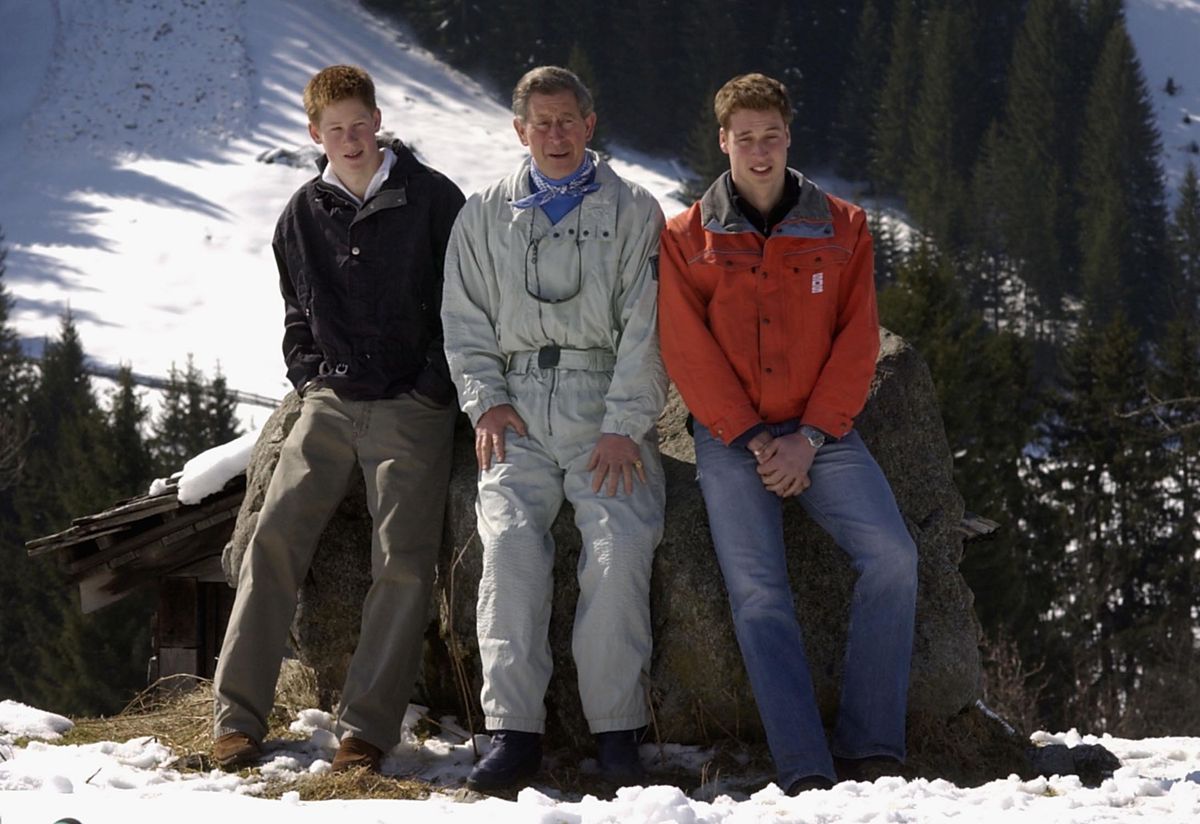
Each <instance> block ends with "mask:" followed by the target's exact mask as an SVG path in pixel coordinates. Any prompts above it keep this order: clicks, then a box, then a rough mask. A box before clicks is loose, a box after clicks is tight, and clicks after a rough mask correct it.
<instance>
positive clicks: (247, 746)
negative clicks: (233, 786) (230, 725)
mask: <svg viewBox="0 0 1200 824" xmlns="http://www.w3.org/2000/svg"><path fill="white" fill-rule="evenodd" d="M260 755H262V746H261V745H260V744H259V743H258V742H257V741H255V740H254V739H253V738H251V737H250V736H248V735H246V733H244V732H227V733H225V734H224V735H222V736H220V737H219V738H217V740H216V741H214V742H213V746H212V759H213V761H215V762H216V764H217V766H218V767H220V768H221V769H223V770H236V769H238V768H239V767H244V766H245V765H246V764H249V763H250V762H251V761H255V760H257V758H258V757H259V756H260Z"/></svg>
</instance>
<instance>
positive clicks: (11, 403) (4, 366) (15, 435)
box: [0, 233, 32, 698]
mask: <svg viewBox="0 0 1200 824" xmlns="http://www.w3.org/2000/svg"><path fill="white" fill-rule="evenodd" d="M3 241H4V236H3V233H0V592H3V593H4V594H5V602H6V603H5V606H4V608H2V609H0V695H4V696H6V697H10V698H15V697H19V695H20V692H19V689H18V685H17V678H18V673H19V672H20V667H21V664H22V661H21V659H22V653H23V652H24V650H25V645H24V641H23V637H24V623H23V620H22V617H23V616H22V612H21V610H20V608H19V605H20V603H21V602H20V600H19V598H18V596H17V593H20V592H22V591H23V583H22V572H23V571H24V568H25V564H26V559H25V547H24V546H23V544H24V536H23V534H22V533H21V532H20V530H19V518H18V514H17V513H18V510H17V506H16V501H15V493H16V485H17V484H18V483H19V482H20V481H21V479H22V478H23V477H24V467H25V461H26V458H27V455H28V439H29V434H30V425H29V419H28V416H27V415H26V410H25V403H26V395H27V393H28V390H29V388H30V383H31V379H32V378H31V376H30V374H29V370H28V368H27V366H26V364H25V361H24V358H23V353H22V351H21V341H20V338H18V337H17V332H16V330H15V329H13V327H12V326H11V325H10V321H9V317H10V314H11V312H12V307H13V301H12V297H11V296H10V295H9V293H8V290H7V288H6V287H5V285H4V271H5V266H4V259H5V257H6V255H7V250H6V248H5V246H4V242H3Z"/></svg>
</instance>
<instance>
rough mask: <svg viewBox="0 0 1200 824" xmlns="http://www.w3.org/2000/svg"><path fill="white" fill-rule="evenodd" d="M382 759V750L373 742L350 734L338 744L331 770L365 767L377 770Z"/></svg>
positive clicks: (373, 770)
mask: <svg viewBox="0 0 1200 824" xmlns="http://www.w3.org/2000/svg"><path fill="white" fill-rule="evenodd" d="M381 761H383V750H381V749H379V747H376V746H375V745H374V744H368V743H367V742H366V741H363V740H362V739H361V738H355V737H354V736H352V735H350V736H347V737H346V738H343V739H342V743H341V744H339V745H338V749H337V754H336V755H334V756H333V771H334V772H342V771H343V770H354V769H358V768H359V767H365V768H366V769H368V770H370V771H371V772H376V773H377V772H379V764H380V762H381Z"/></svg>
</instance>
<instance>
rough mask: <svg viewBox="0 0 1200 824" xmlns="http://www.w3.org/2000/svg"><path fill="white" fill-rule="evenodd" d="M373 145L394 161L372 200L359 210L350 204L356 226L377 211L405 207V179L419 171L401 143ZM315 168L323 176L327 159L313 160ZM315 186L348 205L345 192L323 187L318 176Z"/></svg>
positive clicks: (419, 165) (408, 150)
mask: <svg viewBox="0 0 1200 824" xmlns="http://www.w3.org/2000/svg"><path fill="white" fill-rule="evenodd" d="M377 145H378V146H379V147H380V148H387V149H391V150H392V154H394V155H395V156H396V161H395V163H393V164H392V170H391V172H389V173H388V176H387V180H385V181H384V182H383V185H382V186H381V187H380V188H379V191H378V192H376V193H375V195H374V197H372V198H371V199H370V200H369V201H367V202H366V203H365V204H363V206H362V207H361V208H358V205H357V204H352V205H354V206H355V207H356V208H358V214H357V215H356V216H355V218H354V220H353V223H357V222H358V221H359V220H361V219H363V218H365V217H368V216H370V215H372V214H374V213H375V212H378V211H380V210H381V209H390V208H393V207H396V206H404V205H406V204H407V203H408V186H407V184H408V177H409V175H411V174H413V173H414V172H418V171H420V170H421V169H422V168H423V167H422V166H421V162H420V161H419V160H417V158H416V156H415V155H414V154H413V153H412V150H410V149H409V148H408V147H407V146H405V145H404V143H403V142H402V141H401V140H399V139H396V140H392V141H391V142H390V143H388V142H384V141H379V142H378V144H377ZM316 164H317V169H318V170H319V171H320V172H321V174H324V172H325V167H326V166H327V165H329V158H328V157H326V156H325V155H321V156H320V157H318V158H317V160H316ZM315 184H316V186H317V188H318V189H319V190H321V191H322V192H327V193H332V194H335V195H337V197H339V198H341V199H342V200H344V201H346V202H347V203H352V201H351V200H350V197H349V196H348V195H347V194H346V193H345V192H343V191H342V190H341V189H339V188H338V187H336V186H332V185H330V184H329V183H326V182H325V181H324V180H322V179H321V175H318V176H317V179H316V181H315Z"/></svg>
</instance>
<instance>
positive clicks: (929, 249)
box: [0, 0, 1200, 737]
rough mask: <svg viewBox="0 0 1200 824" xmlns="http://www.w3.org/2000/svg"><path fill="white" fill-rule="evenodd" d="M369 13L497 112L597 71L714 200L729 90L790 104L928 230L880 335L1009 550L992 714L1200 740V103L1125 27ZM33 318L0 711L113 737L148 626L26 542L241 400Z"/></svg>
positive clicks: (123, 489) (994, 8)
mask: <svg viewBox="0 0 1200 824" xmlns="http://www.w3.org/2000/svg"><path fill="white" fill-rule="evenodd" d="M368 5H370V6H372V7H374V8H376V9H377V10H380V11H382V12H385V13H388V14H392V15H395V16H396V17H397V18H399V19H401V20H403V21H404V23H405V25H407V26H409V27H410V28H411V29H412V30H414V31H415V32H416V34H417V35H418V37H419V38H420V40H421V42H422V43H423V45H425V46H427V47H428V48H430V49H431V50H433V51H434V52H435V53H436V54H438V55H439V56H440V57H442V58H443V59H446V60H447V61H449V62H450V63H451V64H453V65H455V66H456V67H458V68H460V69H462V70H463V71H465V72H468V73H469V74H471V75H472V76H474V77H476V78H478V79H479V80H480V81H481V82H483V83H484V84H485V85H487V86H489V87H491V88H493V89H495V90H496V94H497V96H498V97H500V98H504V97H505V96H506V95H507V92H508V90H509V89H511V86H512V84H513V83H514V82H515V81H516V79H517V78H518V77H519V76H520V74H521V73H523V72H524V71H525V70H527V69H528V68H531V67H533V66H535V65H539V64H543V63H557V64H561V65H567V66H569V67H571V68H573V69H574V70H575V71H577V72H578V73H579V74H580V75H581V76H582V77H583V78H584V80H585V81H586V82H587V83H588V84H589V86H590V87H591V88H592V90H593V92H594V94H595V97H596V105H597V110H598V111H599V114H600V122H599V131H598V134H597V142H598V143H599V144H600V145H601V146H603V145H604V143H605V142H613V143H618V142H619V143H620V144H621V145H623V146H630V147H633V148H637V149H640V150H645V151H649V152H654V153H656V154H660V155H665V156H671V157H678V158H680V159H681V161H682V162H683V163H684V164H685V165H686V166H687V168H688V169H689V170H690V175H691V177H690V179H689V180H688V181H687V182H686V184H685V186H684V190H685V191H686V192H688V193H689V194H691V195H693V196H695V195H698V194H699V193H700V192H702V191H703V190H704V188H705V187H706V186H707V185H708V184H709V182H711V180H712V179H713V178H714V177H715V176H716V175H717V174H718V173H720V172H721V171H722V170H723V169H724V168H726V166H725V164H724V156H723V155H721V154H720V152H719V150H718V149H717V141H716V123H715V122H714V120H713V116H712V95H713V93H714V92H715V90H716V89H717V88H718V87H719V86H720V84H721V83H723V82H724V81H725V80H727V79H728V78H729V77H731V76H732V75H734V74H737V73H740V72H745V71H762V72H765V73H767V74H771V75H773V76H775V77H778V78H780V79H781V80H783V81H784V82H785V83H786V84H787V85H788V87H789V89H790V92H791V95H792V100H793V105H794V108H795V117H794V120H793V122H792V126H791V134H792V146H791V162H792V164H793V165H794V166H796V167H797V168H800V169H801V170H805V169H811V170H814V171H817V170H831V171H833V172H835V173H836V174H837V175H839V176H840V177H842V178H843V179H846V180H850V181H854V182H856V183H859V184H861V187H862V189H861V190H862V191H864V192H866V193H868V194H869V195H870V196H871V198H872V201H873V202H889V203H895V204H898V205H899V206H900V207H901V208H902V210H903V212H904V214H906V215H907V220H908V222H909V223H910V224H911V225H912V226H913V227H914V229H915V231H914V232H913V233H912V234H911V235H910V234H908V233H904V232H901V231H898V228H897V224H896V223H895V221H894V220H892V219H891V218H890V217H889V216H888V215H885V214H883V213H878V214H874V215H873V218H872V228H873V234H874V238H875V247H876V278H877V284H878V287H879V303H880V312H881V318H882V321H883V323H884V325H885V326H887V327H888V328H890V329H891V330H893V331H895V332H897V333H898V334H900V335H902V336H904V337H905V338H906V339H908V340H909V341H910V342H911V343H912V344H913V345H914V346H916V347H917V349H918V350H919V351H920V352H921V353H922V355H923V356H924V358H925V359H926V361H927V362H928V364H929V366H930V369H931V371H932V374H933V376H934V381H935V384H936V386H937V391H938V398H939V402H940V404H941V409H942V417H943V422H944V425H945V429H946V434H947V437H948V439H949V442H950V446H951V449H952V452H953V454H954V460H955V473H956V479H957V482H958V486H959V489H960V490H961V492H962V495H963V497H964V500H965V501H966V504H967V508H968V509H969V510H971V511H973V512H975V513H978V514H980V515H982V516H985V517H987V518H990V519H992V520H994V521H996V522H998V523H999V525H1000V526H999V528H998V529H997V531H996V532H995V533H994V534H993V535H992V536H990V537H988V538H987V539H981V540H976V541H973V542H971V543H969V544H968V545H967V546H966V549H965V554H964V558H963V561H962V571H963V574H964V575H965V576H966V578H967V581H968V583H969V584H970V585H971V587H972V589H973V591H974V593H975V597H976V604H975V606H976V611H977V613H978V616H979V619H980V621H981V624H982V627H983V632H984V637H983V638H982V639H981V641H982V644H983V649H984V651H985V656H986V670H987V676H988V680H987V685H986V699H987V701H988V702H989V704H990V705H991V706H992V707H993V708H994V709H996V710H997V711H998V712H1000V713H1001V714H1002V715H1004V716H1005V717H1007V718H1009V719H1010V720H1012V721H1013V722H1014V723H1015V724H1017V725H1018V726H1019V727H1021V728H1022V729H1024V730H1033V729H1051V730H1065V729H1069V728H1071V727H1078V728H1079V729H1081V730H1086V731H1088V732H1097V733H1099V732H1102V731H1107V732H1110V733H1112V734H1114V735H1122V736H1128V737H1144V736H1151V735H1200V714H1198V713H1196V711H1195V707H1196V706H1200V546H1198V536H1200V492H1198V488H1200V179H1198V177H1197V172H1196V169H1195V167H1194V166H1192V167H1189V168H1188V171H1187V174H1186V175H1185V176H1184V177H1183V180H1182V183H1181V185H1180V186H1179V187H1178V190H1177V191H1170V192H1169V191H1167V188H1166V183H1165V177H1164V173H1163V170H1162V153H1163V147H1162V145H1161V138H1160V136H1159V134H1158V133H1157V129H1156V126H1155V121H1154V117H1153V110H1152V103H1151V95H1150V87H1149V85H1148V84H1149V83H1151V82H1153V83H1155V84H1156V85H1161V84H1164V83H1165V84H1167V87H1168V91H1169V89H1170V88H1174V87H1176V84H1177V83H1181V82H1182V83H1186V82H1197V83H1200V78H1153V79H1148V78H1146V77H1145V76H1144V75H1143V73H1142V70H1141V68H1140V64H1139V61H1138V58H1137V55H1136V53H1135V51H1134V48H1133V44H1132V41H1131V40H1130V37H1129V34H1128V32H1127V30H1126V26H1125V21H1124V12H1123V7H1122V3H1121V2H1120V0H1027V2H1015V1H1014V0H837V2H827V3H825V2H822V3H800V2H795V1H794V0H763V2H760V3H757V4H755V5H754V6H753V9H752V11H751V10H750V8H749V7H746V6H740V5H738V4H731V3H727V2H717V1H716V0H691V2H688V3H686V4H684V3H681V2H676V1H675V0H609V2H606V3H582V2H576V0H563V1H562V2H559V3H555V4H549V3H541V2H533V0H494V1H493V2H488V3H483V2H481V1H480V0H368ZM1196 128H1197V137H1198V138H1200V124H1197V126H1196ZM415 130H416V132H417V133H419V125H417V126H416V127H415ZM1193 146H1195V144H1194V143H1193ZM1198 151H1200V150H1198ZM1197 162H1198V163H1200V154H1198V156H1197ZM2 248H3V247H2V245H0V255H2ZM10 310H11V299H10V298H9V296H8V294H7V292H5V291H4V289H3V258H2V256H0V553H2V555H0V591H3V592H4V593H6V596H7V598H8V603H9V604H13V603H18V604H22V605H23V608H22V609H20V610H17V609H11V608H6V609H3V610H0V658H2V659H3V660H2V661H0V695H4V696H5V697H13V698H16V699H18V700H21V701H25V702H27V703H33V704H37V705H41V706H45V707H46V708H50V709H53V710H55V711H57V712H68V713H80V714H83V713H88V714H95V713H111V712H114V711H117V710H119V709H120V708H121V707H122V706H123V704H124V702H125V701H126V700H128V698H129V697H131V696H132V694H133V693H134V692H135V691H136V690H137V689H138V688H140V687H141V686H143V685H144V682H145V667H146V657H147V655H148V650H149V644H148V639H147V634H148V631H149V619H148V614H149V611H150V609H151V608H152V604H151V603H149V602H148V601H141V602H137V603H133V601H135V600H136V599H127V601H126V602H122V603H121V604H118V605H116V606H113V607H109V608H107V609H105V610H101V611H100V612H98V613H95V614H93V615H87V616H84V615H81V614H79V611H78V608H77V606H76V605H75V604H74V603H73V601H74V599H75V596H74V594H73V592H72V591H71V588H70V587H68V586H66V585H65V584H64V582H63V581H62V579H61V576H60V573H58V571H57V570H56V569H54V568H53V567H52V565H51V564H49V563H39V562H37V561H31V560H30V559H28V558H27V557H26V556H25V551H24V547H23V544H24V541H26V540H29V539H30V538H33V537H38V536H42V535H47V534H50V533H52V532H55V531H58V530H61V529H63V528H65V527H66V526H67V525H68V524H69V522H70V519H71V518H72V517H74V516H78V515H81V514H86V513H91V512H96V511H99V510H101V509H103V508H105V507H107V506H109V505H111V504H112V503H113V502H114V501H116V500H117V499H119V498H122V497H127V496H129V495H132V494H138V493H140V492H143V491H144V490H145V489H146V486H147V484H148V483H149V481H150V479H151V478H153V477H155V476H161V475H165V474H169V473H170V472H173V471H175V470H176V469H178V468H179V467H180V466H181V464H182V461H183V460H185V459H186V458H187V457H188V456H190V455H192V454H195V453H196V452H198V451H200V450H202V449H204V448H207V447H208V446H211V445H215V444H217V443H221V442H224V441H225V440H229V439H230V438H232V437H233V436H234V435H235V434H236V431H235V430H236V425H235V420H234V418H233V410H232V404H231V403H230V401H229V398H228V395H227V394H226V393H227V389H226V387H225V385H224V381H223V379H222V378H221V376H220V375H219V373H218V374H217V376H216V377H214V378H213V379H212V380H211V381H209V380H207V379H206V378H205V376H204V375H203V374H202V373H201V372H200V371H199V370H198V369H197V368H196V367H195V366H194V365H193V364H192V363H191V362H190V359H189V361H188V363H187V365H186V367H185V368H184V369H183V370H178V371H176V372H175V373H174V375H173V379H174V380H173V383H174V388H173V389H171V390H169V391H168V392H167V393H165V396H164V400H163V402H162V404H161V407H160V411H159V412H158V413H157V414H155V415H152V414H151V412H150V410H149V407H148V404H147V401H146V399H145V397H144V396H142V395H140V394H139V393H138V391H137V390H136V387H135V386H134V384H133V382H132V380H129V379H128V375H126V378H125V379H123V380H121V381H119V382H118V384H117V386H116V388H115V389H112V390H105V391H104V392H101V390H99V389H98V388H97V385H96V384H93V382H92V381H91V380H90V379H89V378H88V377H87V374H86V370H85V368H84V367H85V354H84V347H83V342H82V341H80V339H79V335H78V333H77V331H76V329H75V327H74V324H73V321H72V319H71V317H70V315H69V314H67V315H64V316H63V318H62V324H61V329H60V332H59V334H58V337H57V338H56V339H54V340H52V341H48V342H47V343H46V346H45V351H44V355H43V357H42V359H41V360H40V362H39V363H37V364H31V363H30V362H28V361H27V360H25V359H24V358H23V357H22V353H21V349H20V345H19V341H18V339H17V337H16V334H15V332H14V331H13V329H12V327H11V325H10V323H9V317H8V316H9V312H10ZM147 597H152V596H147Z"/></svg>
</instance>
